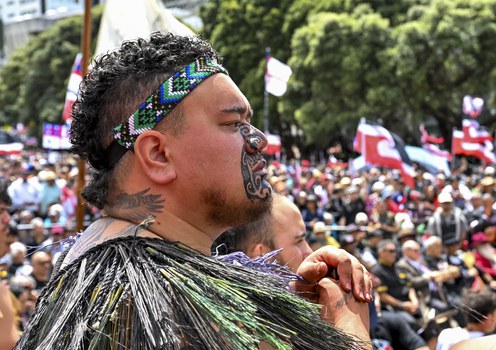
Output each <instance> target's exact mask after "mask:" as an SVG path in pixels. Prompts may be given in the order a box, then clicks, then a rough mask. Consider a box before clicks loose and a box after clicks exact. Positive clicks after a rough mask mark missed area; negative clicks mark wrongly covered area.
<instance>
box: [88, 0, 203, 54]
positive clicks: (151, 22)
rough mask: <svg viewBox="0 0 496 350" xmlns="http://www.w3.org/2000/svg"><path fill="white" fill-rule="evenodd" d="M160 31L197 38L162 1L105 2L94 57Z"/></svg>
mask: <svg viewBox="0 0 496 350" xmlns="http://www.w3.org/2000/svg"><path fill="white" fill-rule="evenodd" d="M157 30H160V31H167V32H171V33H174V34H178V35H183V36H194V35H195V33H193V31H192V30H191V29H189V28H188V27H187V26H185V25H184V24H182V23H181V22H179V21H178V20H177V19H176V18H175V17H174V16H173V15H172V13H170V11H169V10H167V9H166V8H165V6H164V4H163V3H162V1H161V0H143V1H136V0H106V1H105V8H104V11H103V16H102V21H101V24H100V30H99V32H98V41H97V45H96V51H95V55H99V54H101V53H105V52H108V51H109V50H113V49H115V48H117V47H119V46H120V45H121V43H122V41H124V40H132V39H137V38H148V37H149V36H150V33H151V32H154V31H157Z"/></svg>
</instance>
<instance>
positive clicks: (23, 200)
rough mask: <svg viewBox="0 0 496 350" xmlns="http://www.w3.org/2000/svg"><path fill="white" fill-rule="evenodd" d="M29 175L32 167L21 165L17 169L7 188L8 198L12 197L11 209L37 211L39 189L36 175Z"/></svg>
mask: <svg viewBox="0 0 496 350" xmlns="http://www.w3.org/2000/svg"><path fill="white" fill-rule="evenodd" d="M31 175H32V169H31V168H29V167H27V166H26V167H23V168H22V169H21V171H19V173H18V177H17V179H16V180H14V181H13V182H12V183H11V184H10V185H9V187H8V188H7V192H8V193H9V196H10V198H12V209H13V210H14V211H21V210H30V211H32V212H36V211H38V204H39V202H40V194H41V192H40V190H41V189H40V185H39V183H38V181H37V179H36V177H32V176H31Z"/></svg>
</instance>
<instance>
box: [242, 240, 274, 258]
mask: <svg viewBox="0 0 496 350" xmlns="http://www.w3.org/2000/svg"><path fill="white" fill-rule="evenodd" d="M271 250H272V249H270V248H269V247H267V246H266V245H265V244H263V243H257V244H253V245H251V246H250V247H249V248H248V252H247V254H246V255H248V256H249V257H250V258H258V257H259V256H262V255H264V254H266V253H268V252H270V251H271Z"/></svg>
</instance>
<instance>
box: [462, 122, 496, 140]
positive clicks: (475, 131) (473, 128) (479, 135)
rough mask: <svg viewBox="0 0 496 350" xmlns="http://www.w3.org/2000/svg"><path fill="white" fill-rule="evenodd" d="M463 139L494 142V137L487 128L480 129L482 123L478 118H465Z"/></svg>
mask: <svg viewBox="0 0 496 350" xmlns="http://www.w3.org/2000/svg"><path fill="white" fill-rule="evenodd" d="M462 127H463V140H464V141H465V142H475V143H485V142H486V141H489V142H491V143H492V142H493V141H494V138H493V137H492V135H491V134H490V133H489V132H488V131H486V130H479V128H480V125H479V123H478V122H477V121H476V120H472V119H463V121H462Z"/></svg>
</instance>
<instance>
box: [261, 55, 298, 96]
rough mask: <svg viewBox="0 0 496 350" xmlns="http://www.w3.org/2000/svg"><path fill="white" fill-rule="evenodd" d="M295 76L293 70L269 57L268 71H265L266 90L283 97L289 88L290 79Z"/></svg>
mask: <svg viewBox="0 0 496 350" xmlns="http://www.w3.org/2000/svg"><path fill="white" fill-rule="evenodd" d="M291 74H293V71H292V70H291V68H290V67H289V66H288V65H287V64H284V63H282V62H281V61H279V60H277V59H275V58H274V57H272V56H270V55H267V69H266V70H265V90H266V91H267V92H268V93H270V94H272V95H274V96H282V95H284V93H285V92H286V89H287V87H288V80H289V77H290V76H291Z"/></svg>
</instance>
